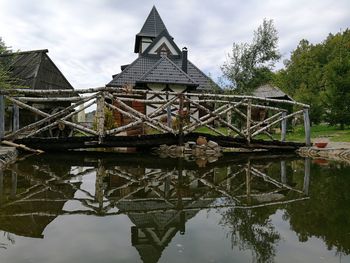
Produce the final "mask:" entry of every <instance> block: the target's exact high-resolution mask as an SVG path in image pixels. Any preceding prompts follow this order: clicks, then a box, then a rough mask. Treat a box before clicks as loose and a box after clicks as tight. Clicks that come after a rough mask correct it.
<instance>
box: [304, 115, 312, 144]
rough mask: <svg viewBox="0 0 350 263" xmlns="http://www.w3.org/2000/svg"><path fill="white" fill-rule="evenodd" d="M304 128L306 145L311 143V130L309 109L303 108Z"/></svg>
mask: <svg viewBox="0 0 350 263" xmlns="http://www.w3.org/2000/svg"><path fill="white" fill-rule="evenodd" d="M303 111H304V128H305V144H306V146H310V145H311V130H310V116H309V109H308V108H304V109H303Z"/></svg>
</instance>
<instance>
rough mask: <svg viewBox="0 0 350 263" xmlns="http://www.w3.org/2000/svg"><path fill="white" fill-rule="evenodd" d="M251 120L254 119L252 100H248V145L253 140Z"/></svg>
mask: <svg viewBox="0 0 350 263" xmlns="http://www.w3.org/2000/svg"><path fill="white" fill-rule="evenodd" d="M251 119H252V100H250V99H249V100H248V103H247V134H246V136H247V138H246V139H247V141H248V144H249V143H250V139H251V130H250V124H251Z"/></svg>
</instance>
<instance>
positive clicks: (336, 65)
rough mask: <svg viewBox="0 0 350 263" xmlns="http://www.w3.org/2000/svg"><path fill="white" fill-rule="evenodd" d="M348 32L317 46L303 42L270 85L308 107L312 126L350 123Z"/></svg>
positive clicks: (349, 37)
mask: <svg viewBox="0 0 350 263" xmlns="http://www.w3.org/2000/svg"><path fill="white" fill-rule="evenodd" d="M349 46H350V30H348V29H347V30H345V31H344V32H339V33H337V34H335V35H333V34H329V36H328V37H327V39H325V40H324V41H323V42H322V43H319V44H315V45H313V44H310V43H309V42H308V41H307V40H305V39H303V40H301V41H300V42H299V44H298V46H297V48H296V49H295V50H294V51H293V52H292V54H291V57H290V59H289V60H286V61H285V68H284V69H282V70H279V71H278V72H277V73H275V76H274V84H275V85H277V86H279V87H280V88H281V89H283V90H284V91H285V92H287V93H288V94H289V95H291V96H292V97H293V98H294V99H295V100H298V101H301V102H304V103H307V104H309V105H310V106H311V112H310V118H311V121H312V123H319V122H321V121H326V122H328V123H330V124H331V125H335V124H340V126H341V128H344V126H345V125H346V124H350V108H349V107H350V106H349V105H350V77H349V76H350V49H349Z"/></svg>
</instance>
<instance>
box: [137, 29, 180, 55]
mask: <svg viewBox="0 0 350 263" xmlns="http://www.w3.org/2000/svg"><path fill="white" fill-rule="evenodd" d="M163 37H165V38H166V39H167V40H168V41H169V44H170V45H171V46H172V47H173V48H174V49H175V51H176V52H177V54H178V55H180V54H181V50H180V49H179V47H178V46H177V45H176V43H175V42H174V40H173V38H172V37H171V36H170V34H169V32H168V30H166V29H164V30H163V31H162V32H161V33H160V34H159V35H158V36H157V37H156V38H155V39H154V40H153V41H152V43H151V44H150V45H149V46H148V47H147V48H146V49H145V51H143V52H142V54H143V55H147V54H148V53H149V52H150V51H151V50H152V48H153V47H154V46H155V45H157V44H158V42H159V41H160V40H161V39H162V38H163Z"/></svg>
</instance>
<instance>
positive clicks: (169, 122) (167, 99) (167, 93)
mask: <svg viewBox="0 0 350 263" xmlns="http://www.w3.org/2000/svg"><path fill="white" fill-rule="evenodd" d="M166 101H169V92H168V91H167V92H166ZM166 113H167V118H166V120H167V125H168V127H169V128H171V126H172V120H171V118H172V117H171V105H168V106H167V107H166Z"/></svg>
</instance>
